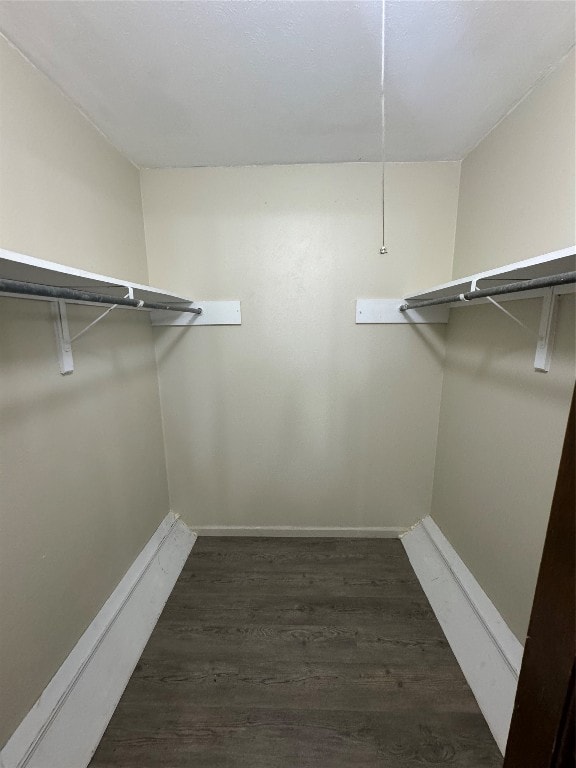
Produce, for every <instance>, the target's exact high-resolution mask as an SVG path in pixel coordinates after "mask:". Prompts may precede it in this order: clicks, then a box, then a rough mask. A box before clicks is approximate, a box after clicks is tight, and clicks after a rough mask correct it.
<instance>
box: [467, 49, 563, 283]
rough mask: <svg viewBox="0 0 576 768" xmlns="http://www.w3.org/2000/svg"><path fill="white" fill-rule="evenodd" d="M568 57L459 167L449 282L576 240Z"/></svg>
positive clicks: (554, 248)
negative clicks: (460, 173)
mask: <svg viewBox="0 0 576 768" xmlns="http://www.w3.org/2000/svg"><path fill="white" fill-rule="evenodd" d="M575 65H576V62H575V58H574V51H572V53H571V54H570V55H568V56H567V57H566V58H565V59H564V61H563V63H562V64H561V65H560V66H559V67H558V69H556V70H555V71H554V72H552V74H551V75H550V76H549V77H548V78H547V79H546V80H545V81H544V82H543V83H542V84H541V85H540V86H539V87H537V88H535V89H534V90H533V91H532V93H531V94H530V95H529V96H528V97H527V98H526V99H524V101H522V102H521V103H520V104H519V105H518V106H517V107H516V109H515V110H514V111H513V112H511V113H510V114H509V115H508V117H507V118H505V119H504V120H503V121H502V122H501V123H500V124H499V125H498V126H497V127H496V128H495V129H494V130H493V131H492V132H491V133H490V134H488V136H487V137H486V138H485V139H484V141H482V142H481V143H480V144H479V145H478V146H477V147H476V149H475V150H474V151H473V152H471V153H470V154H469V155H468V156H467V157H466V158H465V159H464V160H463V162H462V180H461V186H460V199H459V202H458V228H457V231H456V249H455V253H454V277H455V278H456V277H462V276H465V275H470V274H473V273H474V272H481V271H483V270H486V269H491V268H493V267H498V266H500V265H501V264H509V263H511V262H514V261H521V260H522V259H529V258H530V257H532V256H539V255H541V254H543V253H549V252H551V251H556V250H559V249H560V248H565V247H566V246H569V245H573V244H574V242H575V240H576V233H575V226H574V210H575V206H576V197H575V192H574V189H575V184H576V177H575V174H574V167H575V159H576V158H575V154H574V153H575V132H576V122H575V111H574V96H575V89H574V71H575V70H574V68H575Z"/></svg>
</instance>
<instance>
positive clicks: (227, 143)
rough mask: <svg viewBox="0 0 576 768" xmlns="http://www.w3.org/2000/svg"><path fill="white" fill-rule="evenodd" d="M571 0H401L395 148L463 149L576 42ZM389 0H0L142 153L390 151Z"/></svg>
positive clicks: (394, 28) (101, 119)
mask: <svg viewBox="0 0 576 768" xmlns="http://www.w3.org/2000/svg"><path fill="white" fill-rule="evenodd" d="M574 9H575V6H574V3H572V2H569V1H566V0H480V2H476V1H475V0H421V1H419V0H415V1H411V2H409V1H407V0H388V1H387V2H386V10H385V13H386V42H385V50H386V67H385V70H386V134H385V136H386V142H385V143H386V156H387V158H388V159H390V160H406V161H409V160H447V159H459V158H461V157H462V156H463V155H464V154H465V153H466V152H467V151H468V150H469V149H470V148H471V147H473V146H474V145H475V144H476V143H477V142H478V141H479V140H480V139H481V138H482V137H483V136H484V135H485V134H486V133H487V132H488V131H489V130H490V129H491V128H492V127H493V126H494V125H495V124H496V123H497V122H498V121H499V120H500V119H501V118H502V117H503V116H504V115H505V114H506V113H507V112H508V111H509V110H510V109H511V108H512V107H513V106H514V104H515V103H516V102H517V101H518V100H519V99H520V98H521V97H522V96H523V95H524V94H525V93H526V92H527V91H528V90H529V89H530V88H531V87H533V86H534V84H535V83H536V82H538V80H539V79H540V78H542V77H543V76H544V75H545V74H546V73H547V71H549V69H550V68H551V67H554V66H555V65H556V64H557V63H558V61H559V60H560V59H561V58H562V57H563V56H564V55H565V54H566V52H567V51H568V50H569V49H570V47H571V46H572V45H574ZM381 19H382V5H381V2H380V1H379V0H378V1H375V2H374V1H373V0H360V1H359V2H352V1H348V0H252V1H251V2H239V1H238V0H228V1H227V2H218V1H215V0H213V1H212V2H206V1H200V2H197V1H196V0H187V1H186V2H178V1H177V0H171V1H166V0H164V1H162V0H157V1H156V2H154V1H150V0H148V1H142V0H141V1H140V2H133V1H131V0H120V1H118V0H114V1H110V0H106V1H101V0H91V1H90V2H86V1H84V0H41V1H40V2H38V1H36V0H29V1H27V2H23V1H22V0H2V1H1V2H0V30H2V32H3V33H4V35H5V36H6V37H7V38H8V39H9V40H10V41H12V42H13V43H14V44H15V45H16V46H17V47H18V48H19V49H20V50H21V51H22V52H23V53H24V54H25V55H26V56H27V57H28V58H29V59H30V60H31V61H32V62H33V63H34V64H35V65H36V66H37V67H38V68H39V69H40V70H42V71H43V72H45V73H46V74H47V76H48V77H49V78H50V79H51V80H53V81H54V82H55V83H56V84H57V85H58V86H59V87H60V88H61V89H62V91H64V93H66V94H67V95H68V96H69V97H70V98H71V99H72V100H73V101H74V102H75V103H76V104H77V105H78V106H79V107H80V108H81V109H82V111H83V112H84V113H85V114H86V115H87V116H88V117H89V118H90V119H91V120H92V121H93V122H94V124H95V125H97V126H98V127H99V128H100V130H101V131H102V132H103V133H104V134H105V135H106V136H108V138H109V139H110V140H111V141H112V143H113V144H114V145H115V146H116V147H117V148H118V149H120V151H121V152H123V154H125V155H126V156H127V157H129V158H130V159H131V160H132V161H133V162H135V163H136V164H137V165H140V166H144V167H170V166H172V167H186V166H193V165H249V164H266V163H307V162H344V161H361V160H378V159H380V156H381V155H380V153H381V147H380V142H381V140H380V136H381V127H380V120H381V107H380V72H381Z"/></svg>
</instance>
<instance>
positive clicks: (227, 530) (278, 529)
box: [192, 525, 408, 539]
mask: <svg viewBox="0 0 576 768" xmlns="http://www.w3.org/2000/svg"><path fill="white" fill-rule="evenodd" d="M192 528H193V529H194V531H195V532H196V533H197V534H198V536H314V537H320V536H326V537H338V538H339V537H342V538H366V539H368V538H375V539H376V538H379V539H397V538H398V537H399V536H401V535H402V534H403V533H406V531H407V530H408V529H407V528H405V527H404V528H401V527H388V528H319V527H317V526H293V525H271V526H265V525H255V526H249V527H246V526H239V525H210V526H197V525H192Z"/></svg>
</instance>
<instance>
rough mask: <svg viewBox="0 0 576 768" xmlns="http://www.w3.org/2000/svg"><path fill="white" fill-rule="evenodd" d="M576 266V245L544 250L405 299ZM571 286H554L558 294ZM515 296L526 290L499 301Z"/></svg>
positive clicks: (544, 274) (436, 295) (522, 295)
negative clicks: (551, 250) (548, 251)
mask: <svg viewBox="0 0 576 768" xmlns="http://www.w3.org/2000/svg"><path fill="white" fill-rule="evenodd" d="M575 269H576V246H571V247H570V248H563V249H562V250H560V251H553V252H552V253H546V254H544V255H543V256H535V257H534V258H532V259H526V260H525V261H517V262H516V263H514V264H506V265H505V266H503V267H498V268H497V269H489V270H488V271H486V272H478V273H477V274H475V275H470V276H469V277H461V278H459V279H458V280H452V281H451V282H449V283H444V284H443V285H437V286H435V287H434V288H428V289H425V290H423V291H419V292H417V293H411V294H409V295H406V297H405V299H406V301H418V300H421V299H436V298H441V297H442V296H449V295H450V294H454V293H466V292H467V291H470V290H471V289H473V287H474V286H475V284H477V283H479V285H478V288H488V287H489V286H491V285H499V284H502V285H503V284H504V283H513V282H515V281H516V280H530V279H533V278H535V277H549V276H552V275H558V274H560V273H562V272H572V271H574V270H575ZM573 291H574V286H573V285H568V286H565V287H562V288H558V289H557V293H572V292H573ZM511 297H514V298H528V294H527V293H519V294H510V296H501V297H499V299H498V300H499V301H503V300H506V299H509V298H511ZM457 306H465V304H460V305H459V304H454V305H451V308H452V309H453V308H455V307H457Z"/></svg>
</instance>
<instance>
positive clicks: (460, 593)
mask: <svg viewBox="0 0 576 768" xmlns="http://www.w3.org/2000/svg"><path fill="white" fill-rule="evenodd" d="M402 543H403V545H404V548H405V549H406V552H407V554H408V557H409V558H410V562H411V564H412V567H413V568H414V570H415V572H416V575H417V576H418V579H419V581H420V583H421V585H422V588H423V589H424V592H425V593H426V596H427V598H428V600H429V601H430V604H431V606H432V608H433V610H434V613H435V614H436V617H437V619H438V621H439V622H440V625H441V627H442V629H443V630H444V634H445V635H446V638H447V640H448V642H449V643H450V647H451V648H452V651H453V652H454V655H455V656H456V659H457V660H458V663H459V664H460V667H461V668H462V671H463V672H464V675H465V677H466V680H467V681H468V684H469V685H470V688H471V689H472V692H473V693H474V696H475V697H476V700H477V702H478V705H479V707H480V709H481V710H482V713H483V715H484V717H485V718H486V722H487V723H488V726H489V728H490V730H491V731H492V735H493V736H494V739H495V740H496V743H497V744H498V746H499V748H500V750H501V752H502V754H504V751H505V749H506V741H507V739H508V731H509V729H510V720H511V717H512V710H513V707H514V697H515V695H516V687H517V684H518V674H519V671H520V664H521V662H522V654H523V648H522V645H521V643H519V642H518V640H517V639H516V637H515V636H514V635H513V633H512V632H511V631H510V629H509V628H508V626H507V625H506V622H505V621H504V619H503V618H502V616H501V615H500V614H499V613H498V611H497V610H496V608H495V607H494V605H493V604H492V602H491V601H490V599H489V598H488V596H487V595H486V593H485V592H484V591H483V590H482V587H481V586H480V585H479V584H478V582H477V581H476V579H475V578H474V577H473V576H472V574H471V573H470V571H469V570H468V568H467V567H466V566H465V565H464V563H463V562H462V560H461V559H460V558H459V557H458V555H457V554H456V552H455V550H454V549H453V548H452V546H451V545H450V543H449V542H448V540H447V539H446V537H445V536H444V534H443V533H442V531H441V530H440V529H439V528H438V526H437V525H436V523H435V522H434V521H433V520H432V518H431V517H429V516H428V517H425V518H424V520H422V521H421V522H420V523H418V525H417V526H415V527H414V528H413V529H412V530H410V531H409V532H408V533H406V534H405V535H404V536H402Z"/></svg>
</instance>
